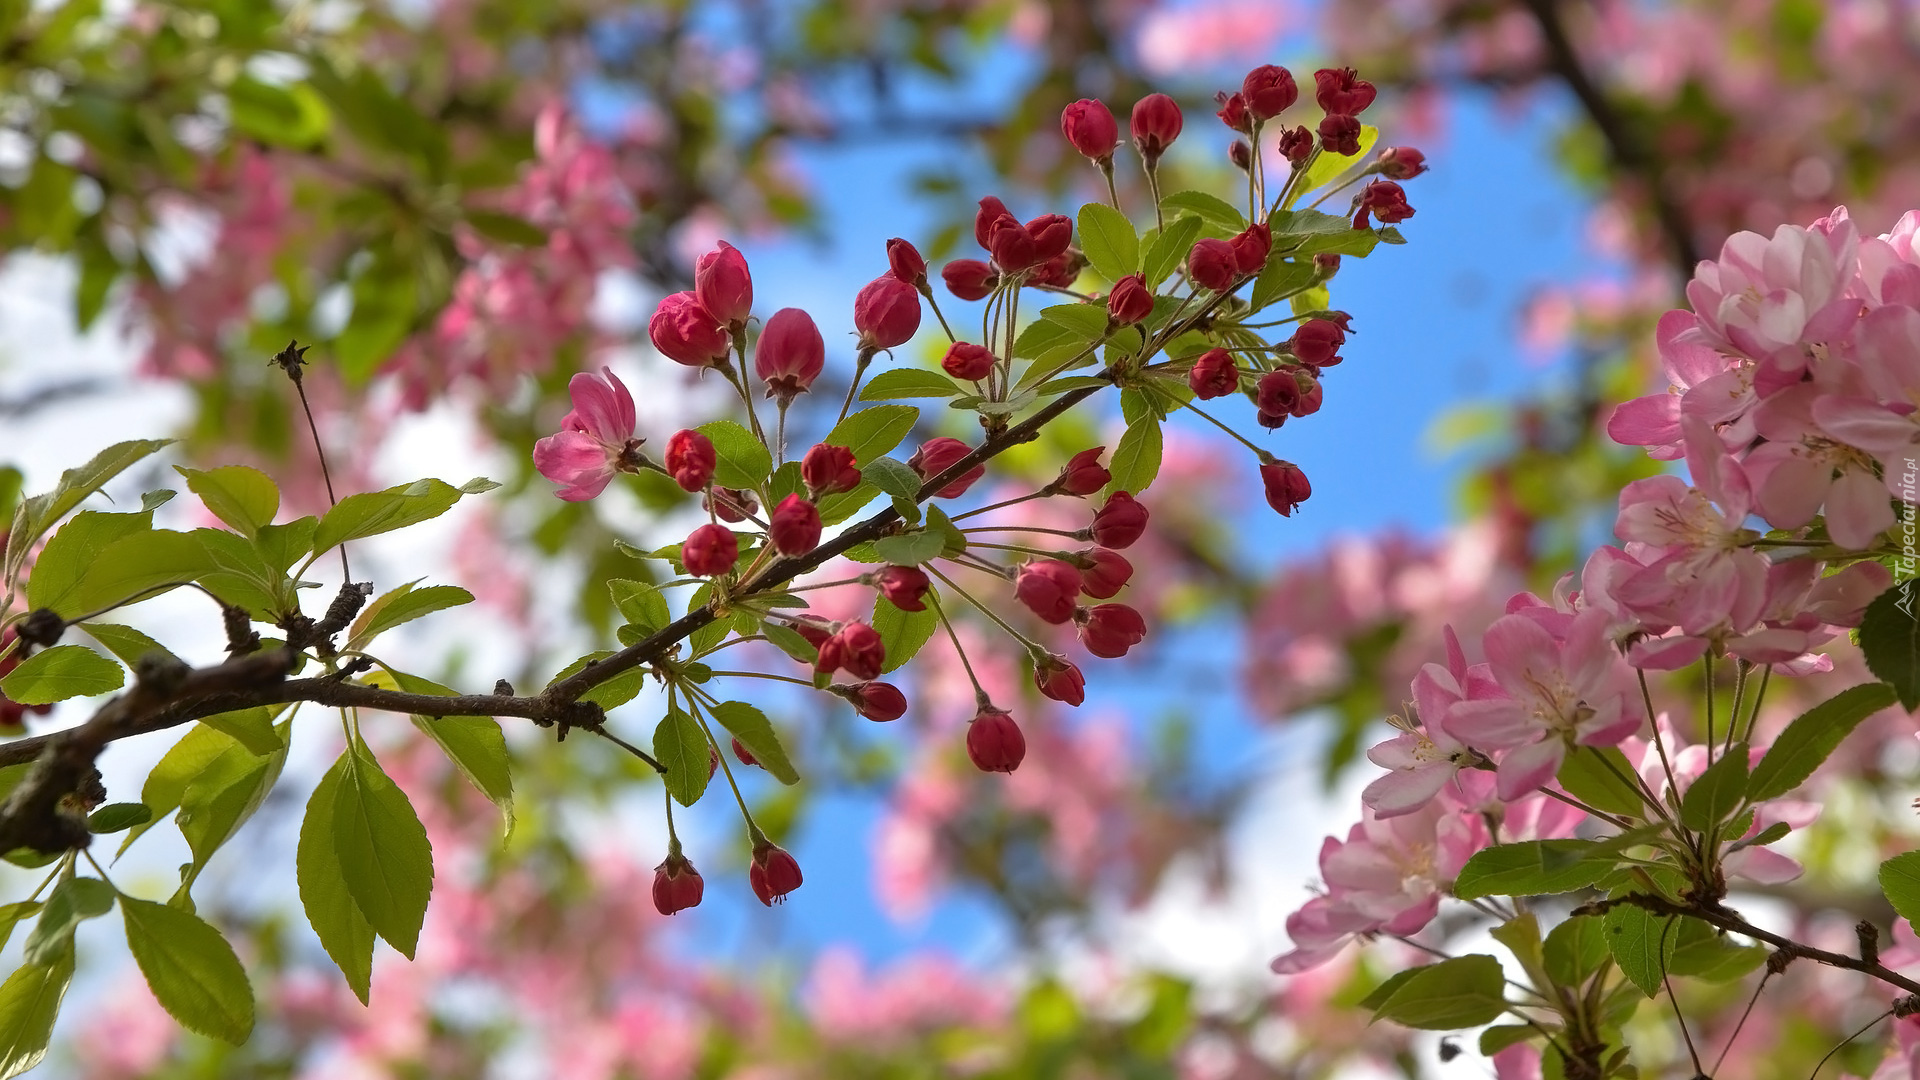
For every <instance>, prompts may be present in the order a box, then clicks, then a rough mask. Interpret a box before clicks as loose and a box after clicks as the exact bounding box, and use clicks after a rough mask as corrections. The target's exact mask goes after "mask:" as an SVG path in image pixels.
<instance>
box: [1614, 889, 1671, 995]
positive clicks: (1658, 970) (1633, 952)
mask: <svg viewBox="0 0 1920 1080" xmlns="http://www.w3.org/2000/svg"><path fill="white" fill-rule="evenodd" d="M1672 921H1673V920H1672V918H1671V917H1670V916H1665V915H1655V914H1653V913H1652V912H1650V911H1648V910H1647V909H1646V908H1643V907H1640V906H1638V905H1635V904H1621V905H1619V906H1618V907H1613V908H1609V909H1607V916H1606V924H1607V950H1608V951H1609V952H1611V953H1612V954H1613V962H1614V963H1616V964H1618V965H1620V972H1621V974H1623V975H1625V976H1626V977H1627V978H1629V979H1632V980H1633V984H1634V985H1635V986H1637V987H1639V988H1640V992H1641V993H1643V994H1645V995H1647V996H1648V997H1653V996H1654V995H1656V994H1658V993H1659V992H1660V981H1661V979H1662V978H1663V977H1664V976H1665V974H1666V971H1667V965H1668V964H1670V963H1671V962H1672V961H1673V949H1674V936H1673V934H1672V932H1671V931H1670V930H1669V928H1668V924H1670V923H1671V922H1672Z"/></svg>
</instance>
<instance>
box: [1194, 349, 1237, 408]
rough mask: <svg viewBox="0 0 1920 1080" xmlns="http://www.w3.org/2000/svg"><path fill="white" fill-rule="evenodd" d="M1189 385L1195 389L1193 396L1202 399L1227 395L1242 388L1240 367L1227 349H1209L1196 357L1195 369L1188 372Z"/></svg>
mask: <svg viewBox="0 0 1920 1080" xmlns="http://www.w3.org/2000/svg"><path fill="white" fill-rule="evenodd" d="M1187 385H1188V386H1189V387H1191V388H1192V389H1193V396H1194V397H1197V398H1199V399H1200V400H1202V401H1206V400H1209V399H1211V398H1217V397H1226V396H1227V395H1228V394H1231V393H1233V392H1234V391H1236V390H1238V389H1240V368H1239V367H1238V366H1237V365H1235V364H1234V362H1233V354H1232V353H1230V352H1228V351H1227V350H1225V349H1208V350H1207V351H1206V352H1203V353H1201V354H1200V355H1199V356H1197V357H1195V358H1194V361H1193V370H1192V371H1189V372H1187Z"/></svg>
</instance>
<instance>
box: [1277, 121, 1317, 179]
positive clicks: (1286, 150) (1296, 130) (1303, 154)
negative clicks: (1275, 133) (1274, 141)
mask: <svg viewBox="0 0 1920 1080" xmlns="http://www.w3.org/2000/svg"><path fill="white" fill-rule="evenodd" d="M1312 153H1313V132H1311V131H1308V130H1307V129H1306V128H1304V127H1290V128H1287V129H1286V130H1285V131H1282V132H1281V133H1280V155H1281V156H1282V157H1284V158H1286V159H1287V164H1289V165H1292V166H1293V167H1294V168H1296V169H1297V168H1299V167H1300V165H1301V163H1302V162H1304V161H1306V160H1307V156H1308V155H1309V154H1312Z"/></svg>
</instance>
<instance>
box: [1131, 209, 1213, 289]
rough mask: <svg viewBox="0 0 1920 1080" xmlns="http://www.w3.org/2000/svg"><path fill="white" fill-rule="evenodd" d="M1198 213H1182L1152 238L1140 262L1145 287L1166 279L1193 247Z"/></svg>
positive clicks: (1150, 287) (1198, 231) (1196, 231)
mask: <svg viewBox="0 0 1920 1080" xmlns="http://www.w3.org/2000/svg"><path fill="white" fill-rule="evenodd" d="M1200 226H1201V221H1200V215H1198V214H1182V215H1181V216H1180V217H1179V219H1178V220H1176V221H1175V222H1174V223H1173V224H1171V225H1169V226H1167V228H1166V231H1165V232H1162V233H1160V234H1159V235H1158V236H1156V237H1154V238H1153V243H1152V244H1151V245H1150V246H1149V247H1148V248H1147V257H1146V261H1145V262H1144V263H1142V264H1141V273H1142V274H1143V275H1144V276H1145V277H1146V279H1147V288H1149V289H1157V288H1159V287H1160V283H1161V282H1163V281H1165V280H1167V275H1169V274H1171V273H1173V270H1174V267H1177V266H1179V265H1180V261H1181V260H1182V259H1185V258H1186V257H1187V252H1189V251H1191V250H1192V249H1193V242H1194V241H1195V240H1198V239H1199V238H1200Z"/></svg>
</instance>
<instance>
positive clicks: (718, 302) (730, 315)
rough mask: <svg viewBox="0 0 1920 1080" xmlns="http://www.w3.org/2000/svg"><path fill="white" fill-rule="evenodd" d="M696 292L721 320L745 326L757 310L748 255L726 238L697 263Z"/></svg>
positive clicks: (695, 267)
mask: <svg viewBox="0 0 1920 1080" xmlns="http://www.w3.org/2000/svg"><path fill="white" fill-rule="evenodd" d="M693 292H694V295H695V296H697V297H699V298H700V306H701V307H704V308H706V309H707V311H708V312H709V313H710V314H712V315H713V317H714V318H716V319H718V320H720V322H721V323H723V324H726V325H729V326H734V327H739V326H745V325H746V323H747V316H748V315H749V314H751V313H752V311H753V275H752V274H750V273H748V272H747V257H746V256H745V255H742V254H740V252H739V250H738V249H736V248H735V247H734V246H733V245H732V244H729V243H727V242H726V241H725V240H722V241H720V246H719V247H716V248H714V249H713V250H712V251H709V252H707V253H706V254H705V255H702V256H700V259H699V261H698V262H695V263H694V264H693Z"/></svg>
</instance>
